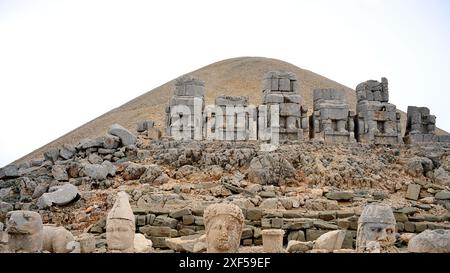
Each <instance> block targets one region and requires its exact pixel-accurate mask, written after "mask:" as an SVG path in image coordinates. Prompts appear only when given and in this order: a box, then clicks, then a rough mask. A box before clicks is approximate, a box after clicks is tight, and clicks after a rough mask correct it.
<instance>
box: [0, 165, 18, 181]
mask: <svg viewBox="0 0 450 273" xmlns="http://www.w3.org/2000/svg"><path fill="white" fill-rule="evenodd" d="M18 176H19V170H18V169H17V166H16V165H8V166H5V167H3V168H1V169H0V179H4V178H14V177H18Z"/></svg>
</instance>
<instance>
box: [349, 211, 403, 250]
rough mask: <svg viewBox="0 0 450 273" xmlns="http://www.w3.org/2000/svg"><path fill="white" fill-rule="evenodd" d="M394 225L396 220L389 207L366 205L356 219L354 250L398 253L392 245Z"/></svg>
mask: <svg viewBox="0 0 450 273" xmlns="http://www.w3.org/2000/svg"><path fill="white" fill-rule="evenodd" d="M395 225H396V220H395V217H394V213H393V212H392V209H391V208H390V207H387V206H383V205H377V204H371V205H367V206H366V207H364V209H363V211H362V213H361V216H360V217H359V219H358V231H357V236H356V251H357V252H368V253H378V252H382V253H398V249H397V248H396V247H395V245H394V243H395V241H396V238H395Z"/></svg>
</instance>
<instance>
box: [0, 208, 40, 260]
mask: <svg viewBox="0 0 450 273" xmlns="http://www.w3.org/2000/svg"><path fill="white" fill-rule="evenodd" d="M42 228H43V225H42V218H41V216H40V215H39V213H37V212H34V211H19V210H16V211H10V212H8V213H7V214H6V231H7V232H8V247H9V251H11V252H41V251H42V247H43V241H44V237H43V236H44V235H43V231H42Z"/></svg>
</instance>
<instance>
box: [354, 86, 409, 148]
mask: <svg viewBox="0 0 450 273" xmlns="http://www.w3.org/2000/svg"><path fill="white" fill-rule="evenodd" d="M356 96H357V100H358V104H357V105H356V118H355V130H356V138H357V139H358V141H359V142H362V143H375V144H398V143H403V140H402V137H401V126H400V112H397V109H396V106H395V105H394V104H390V103H388V101H389V90H388V81H387V79H386V78H382V79H381V82H378V81H374V80H369V81H366V82H363V83H360V84H359V85H358V86H357V87H356Z"/></svg>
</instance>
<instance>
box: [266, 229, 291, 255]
mask: <svg viewBox="0 0 450 273" xmlns="http://www.w3.org/2000/svg"><path fill="white" fill-rule="evenodd" d="M261 234H262V238H263V250H264V252H266V253H282V252H285V251H284V249H283V235H284V230H282V229H265V230H263V231H262V232H261Z"/></svg>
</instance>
